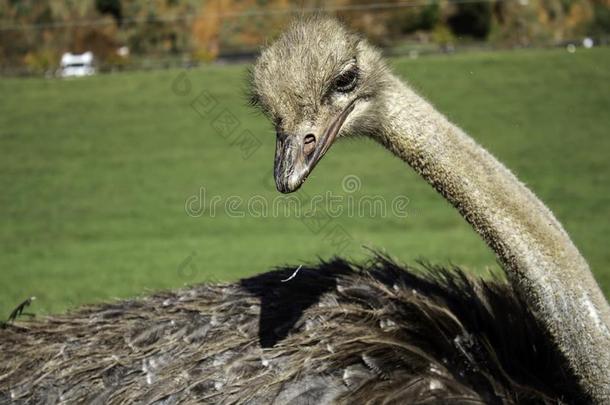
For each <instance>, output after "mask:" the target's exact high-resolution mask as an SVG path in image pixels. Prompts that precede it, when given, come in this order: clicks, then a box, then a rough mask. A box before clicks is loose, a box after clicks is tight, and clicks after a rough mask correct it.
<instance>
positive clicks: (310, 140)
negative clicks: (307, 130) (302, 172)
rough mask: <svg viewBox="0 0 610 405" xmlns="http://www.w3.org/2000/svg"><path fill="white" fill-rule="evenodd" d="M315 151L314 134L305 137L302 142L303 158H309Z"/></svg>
mask: <svg viewBox="0 0 610 405" xmlns="http://www.w3.org/2000/svg"><path fill="white" fill-rule="evenodd" d="M314 150H316V137H315V135H314V134H307V135H305V139H304V141H303V153H304V154H305V156H307V157H309V155H311V154H312V153H313V151H314Z"/></svg>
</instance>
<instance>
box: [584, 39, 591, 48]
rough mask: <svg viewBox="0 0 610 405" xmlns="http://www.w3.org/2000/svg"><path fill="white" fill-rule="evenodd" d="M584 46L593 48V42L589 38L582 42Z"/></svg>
mask: <svg viewBox="0 0 610 405" xmlns="http://www.w3.org/2000/svg"><path fill="white" fill-rule="evenodd" d="M582 46H584V47H585V48H593V40H592V39H591V38H589V37H587V38H585V39H583V40H582Z"/></svg>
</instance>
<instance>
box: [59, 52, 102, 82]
mask: <svg viewBox="0 0 610 405" xmlns="http://www.w3.org/2000/svg"><path fill="white" fill-rule="evenodd" d="M60 67H61V70H60V75H61V77H78V76H91V75H93V74H95V68H94V67H93V53H92V52H85V53H82V54H74V53H69V52H66V53H64V54H63V55H62V56H61V63H60Z"/></svg>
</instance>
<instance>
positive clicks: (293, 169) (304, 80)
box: [250, 17, 387, 193]
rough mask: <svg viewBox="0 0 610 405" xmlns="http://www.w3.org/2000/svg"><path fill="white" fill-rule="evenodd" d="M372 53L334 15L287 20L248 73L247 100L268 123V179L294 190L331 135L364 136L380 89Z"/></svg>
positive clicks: (381, 75) (379, 67) (371, 126)
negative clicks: (271, 144) (271, 155)
mask: <svg viewBox="0 0 610 405" xmlns="http://www.w3.org/2000/svg"><path fill="white" fill-rule="evenodd" d="M385 76H386V68H385V65H384V63H383V61H382V60H381V57H380V55H379V53H378V52H377V51H376V50H375V49H374V48H372V47H371V46H370V45H369V44H368V43H367V42H366V41H365V40H363V39H361V38H359V37H358V36H357V35H355V34H353V33H351V32H348V31H347V30H346V29H345V28H344V27H343V26H342V25H340V24H339V23H337V22H336V21H335V20H331V19H325V18H321V17H314V18H310V19H306V20H304V21H299V22H298V23H293V24H292V25H291V27H290V28H288V30H286V31H285V32H284V34H282V36H281V37H280V38H279V39H278V40H277V41H275V42H274V43H273V44H272V45H271V46H269V47H268V48H267V49H266V50H265V51H263V53H262V54H261V56H260V57H259V59H258V61H257V62H256V64H255V66H254V67H253V69H252V71H251V77H250V79H251V101H252V103H253V104H254V105H256V106H258V107H260V108H261V110H262V111H263V112H264V114H265V115H267V117H268V118H269V119H270V120H271V121H272V122H273V123H274V125H275V129H276V134H277V141H276V154H275V168H274V175H275V183H276V186H277V189H278V190H279V191H281V192H283V193H290V192H293V191H295V190H297V189H298V188H299V187H300V186H301V185H302V184H303V182H304V181H305V179H306V178H307V176H308V175H309V173H311V171H312V170H313V168H314V167H315V165H316V164H317V163H318V162H319V161H320V159H321V158H322V156H324V154H325V153H326V152H327V151H328V149H329V148H330V146H331V145H332V144H333V142H334V141H335V139H336V138H337V137H340V136H347V135H352V134H359V135H370V133H371V132H374V131H375V127H376V122H375V120H377V119H378V117H379V116H380V114H378V113H379V111H378V110H379V109H380V108H383V107H382V105H381V103H380V102H379V100H380V98H381V97H380V94H382V93H383V90H384V88H386V87H387V83H386V80H385Z"/></svg>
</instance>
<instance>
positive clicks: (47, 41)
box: [0, 0, 610, 72]
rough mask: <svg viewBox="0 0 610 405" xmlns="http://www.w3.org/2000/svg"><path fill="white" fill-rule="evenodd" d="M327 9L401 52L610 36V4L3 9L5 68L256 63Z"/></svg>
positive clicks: (158, 0) (526, 0) (591, 0)
mask: <svg viewBox="0 0 610 405" xmlns="http://www.w3.org/2000/svg"><path fill="white" fill-rule="evenodd" d="M318 9H321V10H322V12H328V13H330V14H334V15H336V16H338V17H339V18H341V19H343V20H345V21H346V22H347V23H348V24H349V25H350V26H351V27H353V28H354V29H355V30H357V31H359V32H363V33H364V34H365V35H366V36H367V37H368V38H370V39H371V40H372V41H373V42H375V43H376V44H378V45H381V46H383V47H392V48H396V47H398V48H400V47H401V46H403V45H404V44H410V45H414V44H415V45H416V44H429V45H430V46H436V47H437V49H441V50H442V49H449V47H448V45H449V44H450V45H451V47H453V46H454V45H457V46H459V45H461V44H470V45H472V44H477V43H478V44H484V45H486V46H496V47H515V46H551V45H557V44H561V43H563V42H565V41H575V40H582V38H583V37H584V36H593V37H595V38H598V39H601V40H606V41H607V36H608V35H610V0H490V1H486V0H481V1H464V0H438V1H435V0H430V1H415V0H414V1H412V2H405V1H404V0H384V1H383V2H377V1H375V0H335V1H334V2H332V3H331V2H323V1H318V0H302V1H299V2H294V1H289V0H146V1H144V0H0V20H1V24H0V68H2V70H3V71H7V70H10V69H24V70H25V71H26V72H44V71H49V70H52V69H54V68H56V67H57V64H58V61H59V59H60V57H61V54H62V53H64V52H68V51H69V52H83V51H86V50H91V51H93V53H94V55H95V57H96V60H97V63H98V66H99V67H100V68H101V69H105V68H108V69H110V68H113V67H117V66H127V65H129V64H135V65H138V66H141V65H142V64H144V65H145V64H146V63H147V61H163V62H162V63H165V64H168V65H169V64H171V63H184V62H185V61H186V62H189V63H197V62H200V61H211V60H214V59H216V58H218V57H222V56H227V55H231V54H240V53H242V54H243V53H253V52H255V51H256V50H257V49H258V47H259V46H260V45H261V44H262V43H263V42H264V41H265V39H267V38H272V37H274V36H275V35H277V34H278V33H279V32H280V31H281V29H282V27H283V26H284V25H285V23H286V21H287V20H288V19H289V18H290V17H291V16H294V15H296V14H297V13H299V12H301V11H302V10H305V11H306V12H313V11H314V10H318ZM119 48H121V49H129V51H130V52H129V57H127V56H126V54H125V53H124V52H123V53H117V50H118V49H119ZM160 63H161V62H160Z"/></svg>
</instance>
